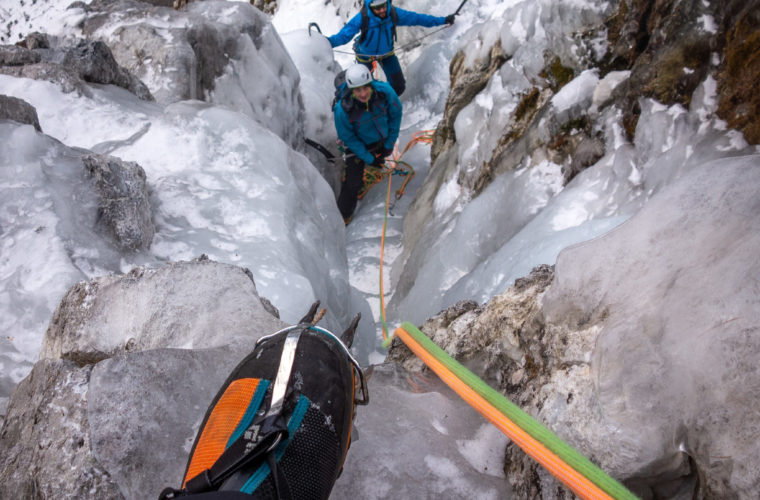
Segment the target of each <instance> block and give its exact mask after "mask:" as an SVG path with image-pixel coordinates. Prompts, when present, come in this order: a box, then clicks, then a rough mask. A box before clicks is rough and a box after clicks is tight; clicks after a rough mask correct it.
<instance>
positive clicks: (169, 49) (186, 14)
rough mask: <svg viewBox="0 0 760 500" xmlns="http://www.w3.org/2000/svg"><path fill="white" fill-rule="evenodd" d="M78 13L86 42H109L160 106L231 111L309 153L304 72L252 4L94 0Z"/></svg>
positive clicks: (115, 54)
mask: <svg viewBox="0 0 760 500" xmlns="http://www.w3.org/2000/svg"><path fill="white" fill-rule="evenodd" d="M76 8H77V9H81V15H82V17H83V19H82V21H81V22H80V25H79V29H81V32H82V33H83V35H84V36H87V37H88V38H92V39H95V40H101V41H103V42H105V43H106V44H107V45H108V46H109V47H110V48H111V50H112V51H113V54H114V57H115V58H116V60H117V61H118V62H119V64H121V65H123V66H124V67H126V68H128V69H129V70H130V71H132V72H133V73H134V74H135V75H137V77H139V78H140V79H141V80H142V81H143V82H145V84H146V85H147V86H148V88H149V89H150V91H151V92H152V94H153V95H154V96H155V97H156V100H157V101H158V102H160V103H162V104H169V103H173V102H177V101H181V100H186V99H198V100H204V101H209V102H213V103H215V104H218V105H222V106H227V107H229V108H231V109H235V110H237V111H239V112H241V113H245V114H247V115H248V116H250V117H252V118H254V119H255V120H257V121H258V122H259V123H261V124H263V125H264V126H265V127H267V128H269V129H270V130H272V131H273V132H274V133H276V134H277V135H278V136H280V137H281V138H282V139H283V140H284V141H285V142H287V143H288V144H289V145H290V146H291V147H295V148H298V149H301V148H302V147H303V123H304V108H303V102H302V100H301V93H300V92H299V82H300V77H299V74H298V70H297V69H296V67H295V66H294V64H293V61H292V60H291V59H290V56H289V55H288V52H287V50H286V49H285V46H284V45H283V43H282V41H281V40H280V37H279V36H278V34H277V32H276V31H275V30H274V28H273V27H272V25H271V24H270V22H269V20H268V18H267V16H266V15H265V14H264V13H262V12H261V11H259V10H258V9H256V8H254V7H253V6H251V5H249V4H248V2H191V3H189V4H187V6H186V7H183V8H182V9H181V10H174V9H171V8H167V7H161V6H150V5H149V4H146V3H143V2H139V1H137V0H119V1H116V2H114V1H102V0H94V1H93V2H91V3H90V4H88V5H82V4H79V5H78V6H77V7H76Z"/></svg>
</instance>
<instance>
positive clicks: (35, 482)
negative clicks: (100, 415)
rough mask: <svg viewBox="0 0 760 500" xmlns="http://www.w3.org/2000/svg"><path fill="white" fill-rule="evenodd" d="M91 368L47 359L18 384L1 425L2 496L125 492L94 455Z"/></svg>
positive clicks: (116, 494)
mask: <svg viewBox="0 0 760 500" xmlns="http://www.w3.org/2000/svg"><path fill="white" fill-rule="evenodd" d="M91 372H92V367H91V366H86V367H82V368H79V367H77V366H76V365H75V364H74V363H72V362H70V361H61V360H44V361H40V362H38V363H37V364H36V365H35V367H34V369H33V370H32V372H31V373H30V374H29V376H28V377H27V378H26V379H24V380H23V381H22V382H21V384H19V385H18V387H17V388H16V391H15V392H14V394H13V396H12V398H11V401H10V404H9V406H8V414H7V416H6V419H5V422H4V423H3V425H2V428H1V429H0V483H2V485H3V487H2V488H0V498H2V499H3V500H12V499H16V498H72V499H73V498H91V497H92V492H93V491H95V492H98V494H99V495H100V496H101V498H119V497H120V496H121V495H120V494H119V490H118V488H117V486H116V484H115V483H114V481H113V480H112V479H111V477H110V475H109V474H108V472H107V471H106V470H105V469H104V468H103V467H102V466H100V465H99V464H98V462H97V460H96V459H95V458H94V457H93V456H92V441H91V438H90V432H89V419H88V415H87V399H88V393H87V386H88V384H89V381H90V376H91Z"/></svg>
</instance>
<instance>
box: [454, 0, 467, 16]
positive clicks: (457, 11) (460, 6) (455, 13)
mask: <svg viewBox="0 0 760 500" xmlns="http://www.w3.org/2000/svg"><path fill="white" fill-rule="evenodd" d="M466 3H467V0H462V3H460V4H459V7H458V8H457V10H455V11H454V15H455V16H458V15H459V11H460V10H462V7H464V4H466Z"/></svg>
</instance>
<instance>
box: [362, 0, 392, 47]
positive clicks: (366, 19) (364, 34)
mask: <svg viewBox="0 0 760 500" xmlns="http://www.w3.org/2000/svg"><path fill="white" fill-rule="evenodd" d="M389 3H390V2H389ZM367 8H368V7H367V2H366V1H365V2H364V5H362V10H361V14H362V24H361V27H360V28H359V38H358V41H359V43H362V42H363V41H364V40H366V39H367V29H368V28H369V13H368V12H367ZM388 14H389V15H390V18H391V22H392V23H393V26H392V27H391V33H392V34H393V41H396V25H397V24H398V12H396V7H394V6H393V4H392V3H391V11H390V12H389V13H388Z"/></svg>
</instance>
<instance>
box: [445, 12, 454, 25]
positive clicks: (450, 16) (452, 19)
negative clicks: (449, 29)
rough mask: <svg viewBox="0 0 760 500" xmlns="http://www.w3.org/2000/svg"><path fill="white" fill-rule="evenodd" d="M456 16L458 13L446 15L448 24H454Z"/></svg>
mask: <svg viewBox="0 0 760 500" xmlns="http://www.w3.org/2000/svg"><path fill="white" fill-rule="evenodd" d="M455 17H456V14H449V15H448V16H446V24H454V18H455Z"/></svg>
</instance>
